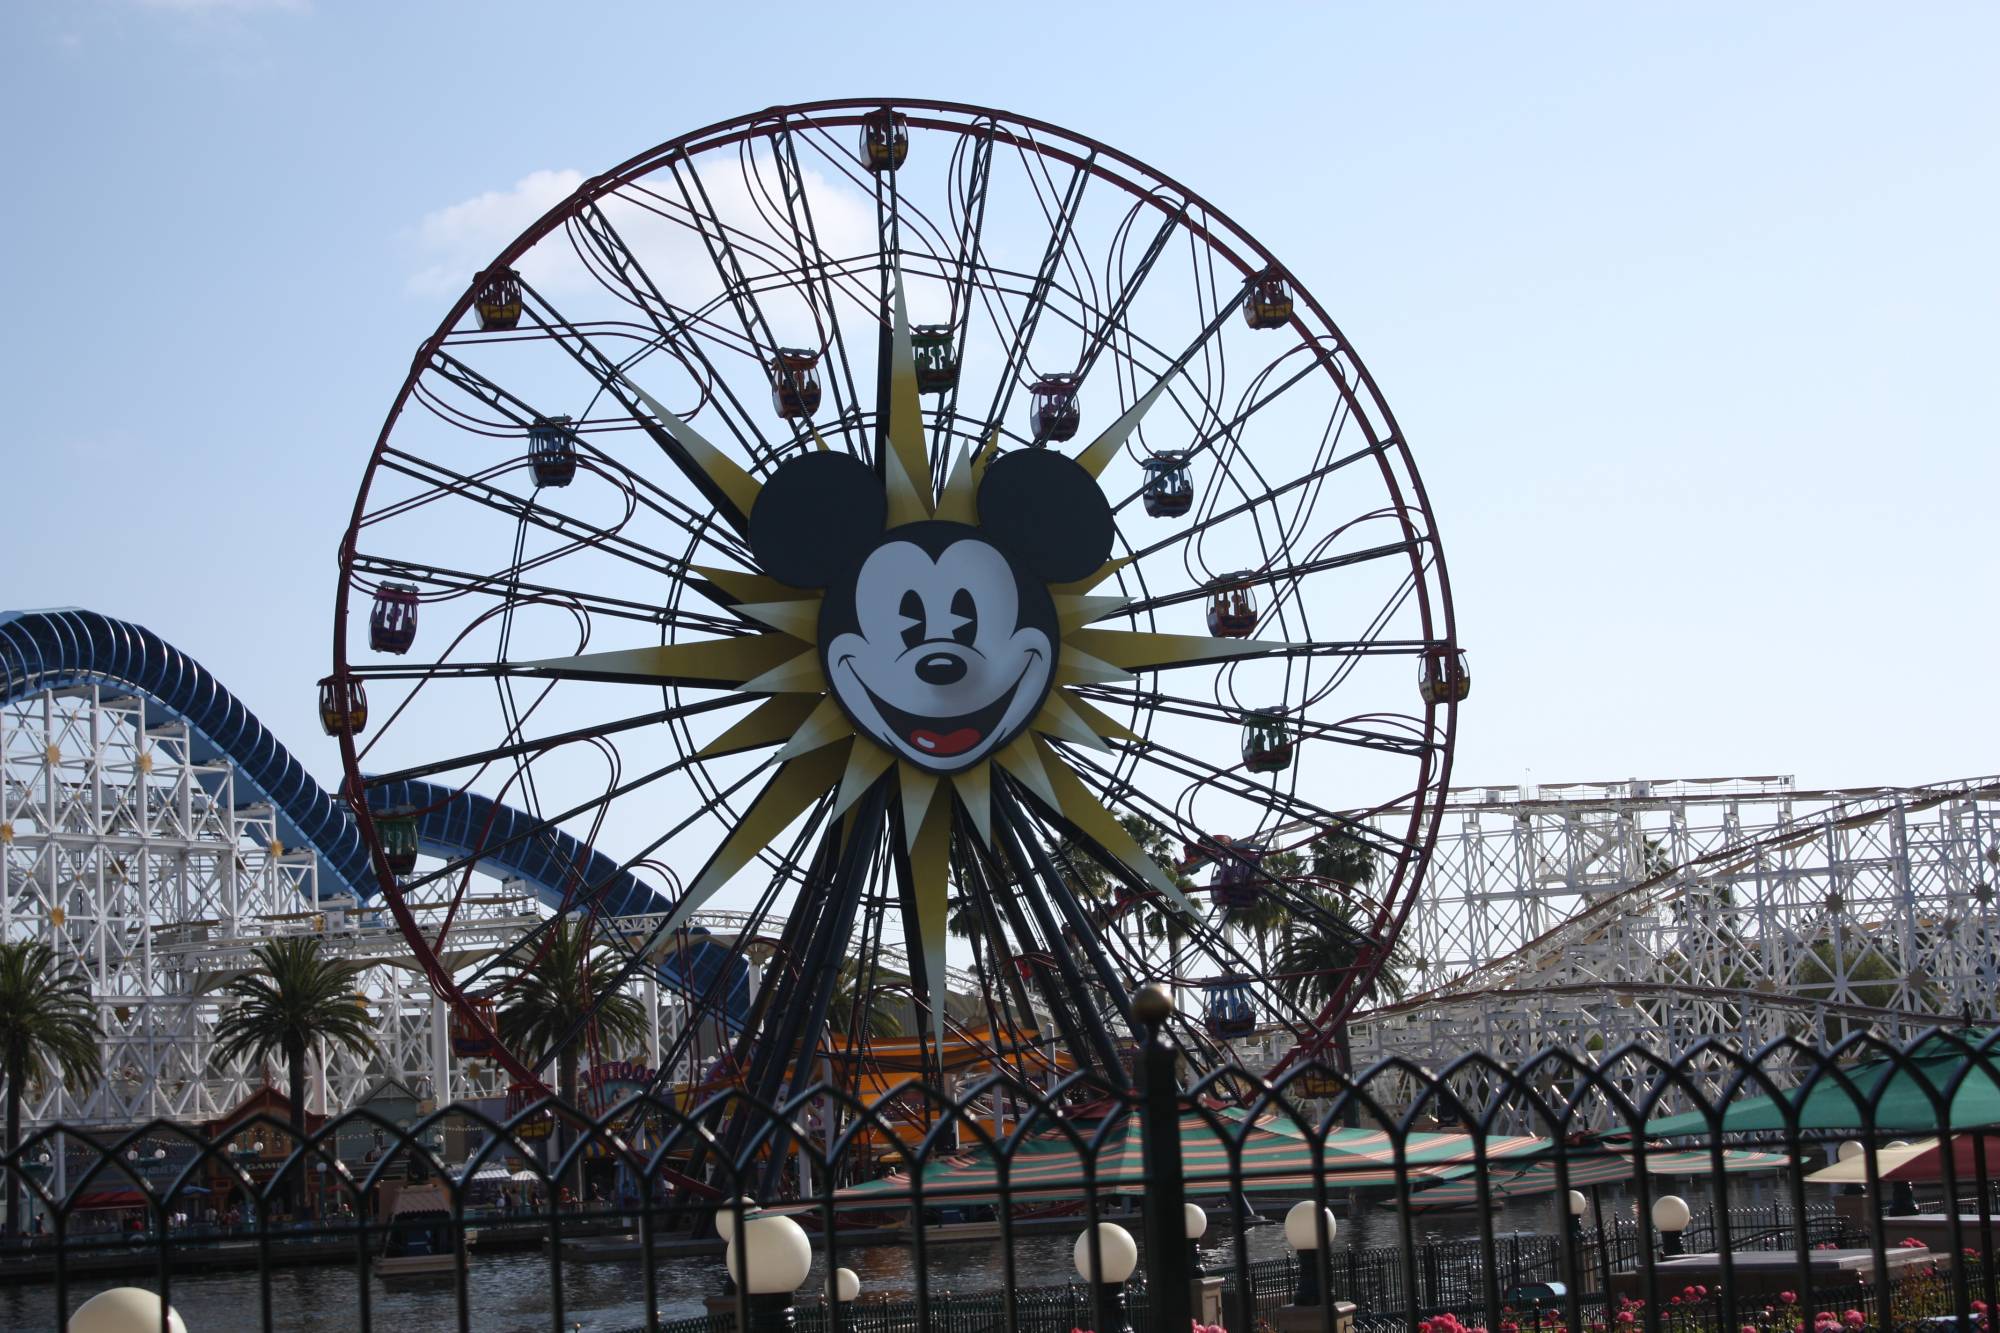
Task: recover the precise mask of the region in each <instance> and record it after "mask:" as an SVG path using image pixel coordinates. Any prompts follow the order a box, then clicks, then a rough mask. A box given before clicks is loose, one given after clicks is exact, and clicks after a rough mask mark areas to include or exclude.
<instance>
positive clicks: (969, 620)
mask: <svg viewBox="0 0 2000 1333" xmlns="http://www.w3.org/2000/svg"><path fill="white" fill-rule="evenodd" d="M951 613H952V614H953V615H954V616H957V617H958V620H959V623H958V626H957V628H955V629H953V630H952V632H951V637H952V638H953V640H955V641H956V642H958V643H961V644H963V645H965V646H966V647H967V648H970V647H971V646H972V641H973V640H974V639H977V638H978V637H979V606H978V604H977V603H975V602H974V601H973V600H972V592H971V590H970V589H967V588H960V589H959V590H958V591H957V592H955V593H953V594H952V595H951Z"/></svg>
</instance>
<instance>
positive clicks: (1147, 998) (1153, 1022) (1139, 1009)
mask: <svg viewBox="0 0 2000 1333" xmlns="http://www.w3.org/2000/svg"><path fill="white" fill-rule="evenodd" d="M1173 1016H1174V993H1173V992H1172V991H1170V990H1168V989H1167V988H1166V987H1165V986H1162V985H1161V984H1160V983H1159V982H1157V981H1149V982H1147V983H1146V984H1145V985H1143V986H1141V987H1139V993H1138V994H1137V995H1134V996H1133V997H1132V1017H1134V1018H1136V1019H1138V1020H1139V1021H1140V1022H1141V1023H1144V1024H1145V1025H1146V1027H1147V1028H1148V1029H1149V1030H1151V1031H1154V1032H1157V1031H1158V1030H1159V1028H1160V1026H1161V1025H1162V1024H1163V1023H1165V1022H1166V1021H1167V1020H1168V1019H1169V1018H1172V1017H1173Z"/></svg>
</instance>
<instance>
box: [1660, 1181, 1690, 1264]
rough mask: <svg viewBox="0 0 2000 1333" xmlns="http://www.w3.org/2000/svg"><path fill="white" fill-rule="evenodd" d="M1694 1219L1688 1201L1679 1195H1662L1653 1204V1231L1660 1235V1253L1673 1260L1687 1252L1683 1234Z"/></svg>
mask: <svg viewBox="0 0 2000 1333" xmlns="http://www.w3.org/2000/svg"><path fill="white" fill-rule="evenodd" d="M1693 1218H1694V1213H1693V1211H1692V1210H1691V1209H1689V1207H1688V1204H1687V1200H1686V1199H1683V1198H1682V1197H1681V1196H1680V1195H1678V1194H1662V1195H1661V1196H1660V1197H1659V1198H1658V1199H1656V1200H1654V1202H1653V1230H1655V1231H1657V1232H1659V1233H1660V1253H1661V1254H1663V1255H1665V1256H1666V1257H1667V1258H1669V1259H1671V1258H1674V1257H1675V1256H1677V1255H1681V1254H1685V1253H1687V1251H1686V1250H1685V1249H1684V1248H1683V1247H1682V1244H1681V1233H1682V1232H1683V1231H1686V1230H1687V1228H1688V1223H1689V1222H1690V1221H1692V1220H1693Z"/></svg>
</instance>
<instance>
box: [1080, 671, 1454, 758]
mask: <svg viewBox="0 0 2000 1333" xmlns="http://www.w3.org/2000/svg"><path fill="white" fill-rule="evenodd" d="M1078 692H1079V693H1080V694H1082V695H1084V697H1086V698H1088V699H1092V700H1094V701H1097V702H1100V703H1107V704H1112V705H1117V706H1126V707H1137V708H1142V709H1145V710H1147V711H1150V712H1153V713H1164V714H1166V715H1167V716H1169V717H1187V718H1194V719H1197V720H1199V721H1203V722H1220V723H1223V724H1225V725H1231V726H1234V725H1237V724H1240V723H1241V722H1242V720H1243V710H1242V709H1240V708H1233V707H1231V706H1229V705H1227V704H1223V703H1218V702H1216V701H1214V700H1209V699H1192V698H1187V697H1185V696H1181V695H1172V694H1163V693H1161V692H1159V691H1157V690H1147V691H1143V692H1142V691H1139V690H1129V691H1128V690H1118V689H1116V688H1114V687H1109V686H1101V685H1094V686H1082V687H1079V688H1078ZM1286 726H1287V728H1288V729H1289V730H1291V731H1292V732H1293V733H1294V734H1295V735H1297V736H1299V737H1301V738H1304V739H1312V740H1324V741H1328V742H1331V743H1332V744H1335V745H1347V746H1352V747H1355V748H1357V749H1363V750H1374V751H1376V752H1378V753H1382V754H1391V755H1395V756H1397V757H1398V758H1411V757H1417V756H1421V755H1422V754H1424V753H1425V752H1426V751H1428V750H1432V749H1435V748H1436V746H1435V745H1434V743H1432V742H1430V741H1428V740H1413V739H1411V738H1409V737H1406V736H1395V735H1391V734H1389V733H1387V732H1379V731H1370V730H1368V729H1367V728H1365V727H1358V726H1355V725H1354V724H1353V723H1351V722H1316V721H1314V720H1312V719H1311V718H1308V717H1301V716H1294V717H1288V718H1287V719H1286Z"/></svg>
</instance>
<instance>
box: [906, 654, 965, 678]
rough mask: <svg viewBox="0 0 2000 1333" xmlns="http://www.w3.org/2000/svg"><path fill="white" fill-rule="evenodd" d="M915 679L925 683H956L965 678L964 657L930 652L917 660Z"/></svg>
mask: <svg viewBox="0 0 2000 1333" xmlns="http://www.w3.org/2000/svg"><path fill="white" fill-rule="evenodd" d="M917 679H918V680H920V681H922V682H923V683H924V684H926V685H956V684H957V683H958V682H959V681H961V680H963V679H965V659H964V658H962V657H954V656H953V655H952V654H950V653H932V654H930V655H929V656H928V657H925V658H922V659H920V660H919V661H918V662H917Z"/></svg>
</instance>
